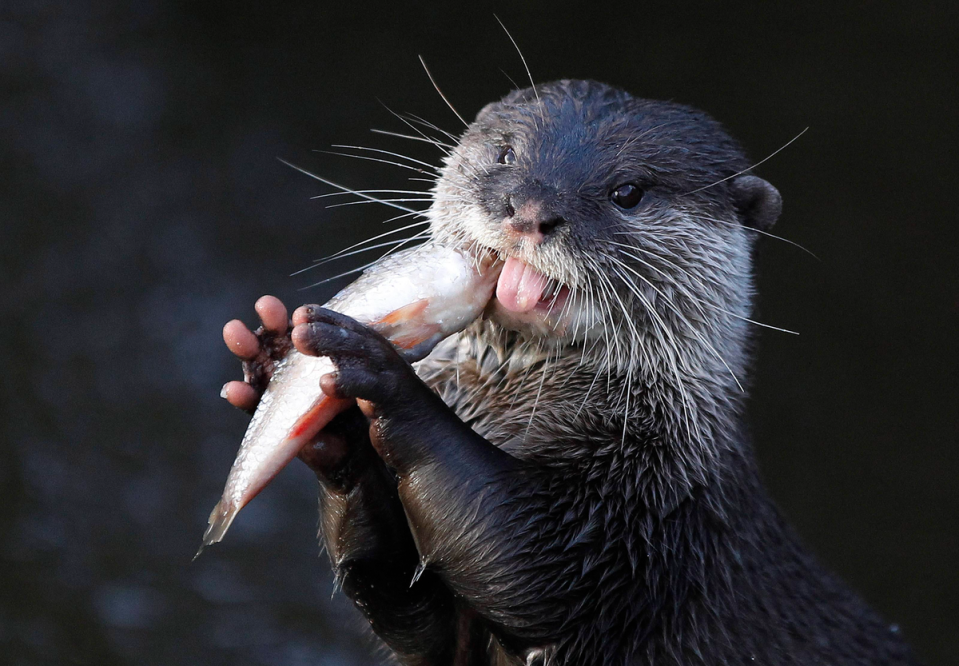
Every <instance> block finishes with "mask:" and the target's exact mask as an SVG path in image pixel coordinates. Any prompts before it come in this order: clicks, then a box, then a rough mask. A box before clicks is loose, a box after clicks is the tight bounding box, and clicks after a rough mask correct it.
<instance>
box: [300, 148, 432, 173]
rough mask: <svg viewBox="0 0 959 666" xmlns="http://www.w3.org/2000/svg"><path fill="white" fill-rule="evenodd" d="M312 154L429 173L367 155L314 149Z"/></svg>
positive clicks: (411, 166) (408, 165)
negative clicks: (350, 158) (347, 158)
mask: <svg viewBox="0 0 959 666" xmlns="http://www.w3.org/2000/svg"><path fill="white" fill-rule="evenodd" d="M313 152H314V153H323V154H325V155H336V156H337V157H352V158H353V159H354V160H366V161H367V162H379V163H380V164H389V165H391V166H395V167H399V168H401V169H409V170H410V171H415V172H416V173H429V172H428V171H426V170H425V169H421V168H419V167H415V166H413V165H412V164H403V163H402V162H394V161H393V160H384V159H382V158H380V157H370V156H369V155H354V154H352V153H341V152H338V151H336V150H319V149H314V150H313ZM430 169H435V167H433V166H430Z"/></svg>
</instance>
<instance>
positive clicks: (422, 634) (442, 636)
mask: <svg viewBox="0 0 959 666" xmlns="http://www.w3.org/2000/svg"><path fill="white" fill-rule="evenodd" d="M354 411H355V410H354ZM356 416H357V417H359V414H356ZM360 419H361V420H362V417H360ZM352 430H353V432H352V433H345V432H343V431H342V430H341V431H340V432H336V429H334V430H333V431H331V432H327V433H324V434H323V435H321V436H320V438H319V439H318V440H317V442H316V443H314V444H313V445H312V446H311V447H309V448H308V449H307V450H306V451H304V452H303V453H302V454H301V458H303V460H304V461H305V462H307V464H308V465H310V467H311V468H312V469H313V470H314V472H315V473H316V475H317V478H318V479H319V482H320V524H321V530H320V531H321V539H322V541H323V544H324V545H325V547H326V550H327V552H328V554H329V557H330V561H331V564H332V566H333V570H334V574H335V575H336V578H337V582H338V583H339V584H340V585H341V586H342V589H343V591H344V592H345V593H346V594H347V596H348V597H350V599H352V600H353V602H354V603H355V604H356V606H357V607H358V608H359V609H360V611H361V612H362V613H363V614H364V615H365V616H366V618H367V620H369V622H370V624H371V626H372V627H373V629H374V631H375V632H376V633H377V634H378V635H379V637H380V638H381V639H382V640H383V641H384V642H385V643H386V644H387V645H388V646H389V647H390V648H391V649H392V650H393V651H394V652H396V654H397V656H398V657H399V658H400V660H401V663H403V664H408V665H411V666H412V665H417V666H421V665H422V666H426V665H432V664H448V663H450V662H451V659H452V654H453V652H454V650H455V641H456V637H455V634H456V631H455V630H456V626H455V609H454V607H453V600H452V595H451V594H450V592H449V590H448V589H447V588H446V587H445V586H444V585H443V583H442V582H441V581H440V580H439V579H438V577H437V576H436V575H435V574H433V573H429V572H427V573H424V574H423V576H421V578H420V579H419V580H418V581H417V582H416V584H414V585H411V582H412V581H413V578H414V576H415V574H416V567H417V564H418V560H419V558H418V555H417V552H416V548H415V546H414V543H413V539H412V536H411V534H410V531H409V528H408V526H407V523H406V517H405V515H404V513H403V508H402V506H401V505H400V502H399V499H398V497H397V491H396V483H395V481H394V479H393V477H392V475H391V474H390V473H389V471H388V470H387V469H386V466H385V465H384V464H383V462H382V460H380V458H379V457H378V456H377V455H376V453H375V451H374V450H373V448H372V447H371V446H370V443H369V440H368V439H367V437H366V433H365V430H366V429H365V427H364V428H363V429H362V430H363V432H362V436H358V433H357V432H356V431H355V428H353V429H352ZM347 437H349V439H347Z"/></svg>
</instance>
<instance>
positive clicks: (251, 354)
mask: <svg viewBox="0 0 959 666" xmlns="http://www.w3.org/2000/svg"><path fill="white" fill-rule="evenodd" d="M254 309H255V310H256V313H257V314H258V315H259V317H260V321H261V322H262V324H263V325H262V326H260V327H259V328H258V329H256V331H251V330H250V329H249V328H247V326H246V324H244V323H243V322H242V321H240V320H239V319H234V320H233V321H230V322H228V323H227V324H226V326H224V327H223V341H224V342H225V343H226V346H227V347H228V348H229V349H230V351H231V352H233V353H234V354H235V355H236V356H237V357H238V358H239V359H240V360H242V361H243V381H242V382H241V381H232V382H227V383H226V384H225V385H224V386H223V390H222V391H221V393H220V395H222V396H223V397H224V398H226V399H227V401H228V402H229V403H230V404H231V405H233V406H234V407H238V408H239V409H242V410H244V411H246V412H250V413H252V412H253V410H254V409H256V405H257V403H259V402H260V396H261V395H262V394H263V391H264V390H265V389H266V385H267V384H268V383H269V382H270V378H271V377H272V376H273V371H274V369H275V368H276V364H277V362H278V361H279V360H280V359H282V358H283V357H284V356H286V355H287V354H288V353H289V351H290V349H292V347H293V345H292V343H291V342H290V336H289V334H288V331H289V319H288V318H287V314H286V306H284V305H283V303H282V302H281V301H280V299H278V298H276V297H274V296H263V297H261V298H260V299H259V300H257V302H256V305H254Z"/></svg>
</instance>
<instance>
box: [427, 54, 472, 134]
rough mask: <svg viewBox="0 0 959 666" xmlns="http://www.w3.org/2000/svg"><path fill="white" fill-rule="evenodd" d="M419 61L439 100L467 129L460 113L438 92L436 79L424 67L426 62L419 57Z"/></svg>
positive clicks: (466, 123) (428, 69) (467, 124)
mask: <svg viewBox="0 0 959 666" xmlns="http://www.w3.org/2000/svg"><path fill="white" fill-rule="evenodd" d="M419 59H420V64H421V65H423V70H424V71H425V72H426V76H428V77H429V78H430V83H432V84H433V87H434V88H436V92H437V93H439V96H440V98H441V99H442V100H443V101H444V102H446V106H448V107H450V111H452V112H453V113H454V114H456V117H457V118H459V119H460V122H461V123H463V125H465V126H466V127H469V126H470V124H469V123H468V122H466V121H465V120H463V116H461V115H460V112H459V111H457V110H456V107H454V106H453V105H452V104H451V103H450V101H449V100H448V99H446V95H444V94H443V91H442V90H440V87H439V86H438V85H436V79H434V78H433V74H432V72H430V68H429V67H427V66H426V61H425V60H423V56H419Z"/></svg>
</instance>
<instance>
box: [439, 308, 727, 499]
mask: <svg viewBox="0 0 959 666" xmlns="http://www.w3.org/2000/svg"><path fill="white" fill-rule="evenodd" d="M602 342H603V341H599V342H592V343H591V342H589V341H587V342H586V343H584V344H585V346H582V345H581V346H569V347H566V348H563V349H557V348H550V347H548V346H543V345H538V344H535V343H531V342H529V341H528V340H523V339H522V338H519V337H515V336H510V335H505V334H504V333H503V332H502V331H495V330H491V329H490V327H489V326H488V324H479V325H476V326H474V327H473V328H471V329H469V330H468V331H466V332H465V333H463V334H461V335H460V336H458V337H457V338H454V339H451V340H449V341H447V342H446V343H444V344H443V345H442V346H441V347H440V348H438V349H437V351H436V352H434V355H433V356H431V357H430V359H428V360H427V361H425V362H424V364H423V365H422V366H421V367H420V374H421V375H422V376H423V377H424V379H426V381H427V382H428V383H430V384H431V385H433V386H434V387H435V388H436V390H437V391H439V392H440V394H441V395H442V396H443V398H444V400H445V401H446V402H447V404H449V405H450V406H451V407H453V409H454V410H456V412H457V413H458V415H459V416H460V418H462V419H463V420H464V421H466V422H467V423H469V424H470V425H471V426H472V427H473V429H474V430H476V431H477V432H478V433H479V434H481V435H483V436H484V437H486V438H487V439H489V440H490V441H491V442H493V443H494V444H496V445H497V446H500V447H501V448H503V449H505V450H507V451H509V452H510V453H511V454H513V455H515V456H516V457H518V458H521V459H525V460H530V461H534V462H535V463H536V464H537V465H539V466H543V467H546V468H554V469H562V470H564V471H565V472H567V473H571V474H575V475H577V476H581V475H585V476H586V477H594V478H602V479H604V485H608V488H609V490H610V494H616V493H617V492H621V489H622V487H624V486H628V487H631V488H632V487H635V486H636V485H637V483H640V482H641V480H643V479H646V480H648V481H649V484H646V485H645V486H644V487H648V488H649V489H650V492H651V493H654V494H655V497H650V498H649V499H650V502H653V504H655V505H657V506H658V508H659V510H661V511H667V512H668V511H669V510H670V509H671V508H672V507H673V506H675V504H676V502H678V501H681V499H682V498H683V497H686V496H688V495H689V493H691V492H692V491H693V489H694V488H695V487H696V486H703V485H707V484H709V483H710V482H711V479H713V478H714V477H715V470H716V469H718V468H720V467H722V466H723V462H722V459H723V458H724V457H725V456H726V455H727V453H729V452H732V451H735V452H737V453H739V454H741V453H743V451H742V450H741V449H743V448H744V447H745V445H744V444H743V443H742V437H741V435H740V432H741V424H740V421H741V412H742V401H743V397H744V395H743V393H742V391H741V390H740V388H739V385H738V383H737V382H736V381H734V380H733V379H732V378H731V375H730V373H728V372H727V371H726V369H725V368H724V367H723V366H721V365H720V366H719V368H718V369H717V368H715V367H713V366H712V365H709V364H707V363H706V362H705V361H704V362H703V363H701V364H700V365H699V366H698V368H697V370H696V371H695V372H693V371H691V369H690V367H683V366H673V365H670V364H668V363H648V362H646V363H644V362H643V360H642V359H622V358H621V359H616V358H615V357H614V356H613V355H612V354H607V353H606V351H605V348H604V346H603V344H602ZM655 345H656V343H655V342H651V343H650V346H649V349H652V350H655V349H656V347H655ZM704 358H706V359H708V357H707V356H705V355H704ZM717 364H718V362H717ZM651 506H652V505H651Z"/></svg>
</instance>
